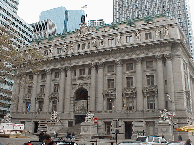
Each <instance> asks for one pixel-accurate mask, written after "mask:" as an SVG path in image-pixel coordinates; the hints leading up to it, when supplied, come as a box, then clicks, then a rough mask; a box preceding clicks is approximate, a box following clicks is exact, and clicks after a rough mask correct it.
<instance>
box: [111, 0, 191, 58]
mask: <svg viewBox="0 0 194 145" xmlns="http://www.w3.org/2000/svg"><path fill="white" fill-rule="evenodd" d="M161 13H164V14H166V16H168V17H169V18H176V19H177V21H178V23H179V25H180V27H181V29H182V31H183V32H184V34H185V36H186V39H187V40H188V44H189V46H190V49H191V53H192V56H193V57H194V48H193V40H192V28H191V19H190V13H189V6H188V0H113V21H114V22H119V21H124V20H126V19H134V18H141V17H146V16H151V15H157V14H161Z"/></svg>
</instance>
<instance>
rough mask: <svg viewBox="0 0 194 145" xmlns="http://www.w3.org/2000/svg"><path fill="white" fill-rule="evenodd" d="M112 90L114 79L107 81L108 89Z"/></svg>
mask: <svg viewBox="0 0 194 145" xmlns="http://www.w3.org/2000/svg"><path fill="white" fill-rule="evenodd" d="M111 88H114V79H108V89H111Z"/></svg>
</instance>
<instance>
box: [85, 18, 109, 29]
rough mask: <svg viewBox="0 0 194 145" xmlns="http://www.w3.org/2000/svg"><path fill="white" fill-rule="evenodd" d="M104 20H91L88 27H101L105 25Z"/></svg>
mask: <svg viewBox="0 0 194 145" xmlns="http://www.w3.org/2000/svg"><path fill="white" fill-rule="evenodd" d="M104 24H105V23H104V20H103V19H98V20H89V21H88V26H92V27H94V26H101V25H104Z"/></svg>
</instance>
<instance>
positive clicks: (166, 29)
mask: <svg viewBox="0 0 194 145" xmlns="http://www.w3.org/2000/svg"><path fill="white" fill-rule="evenodd" d="M167 35H169V29H168V27H165V28H164V36H167Z"/></svg>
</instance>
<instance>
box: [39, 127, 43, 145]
mask: <svg viewBox="0 0 194 145" xmlns="http://www.w3.org/2000/svg"><path fill="white" fill-rule="evenodd" d="M43 136H44V132H43V130H41V132H40V134H39V141H40V142H43Z"/></svg>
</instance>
